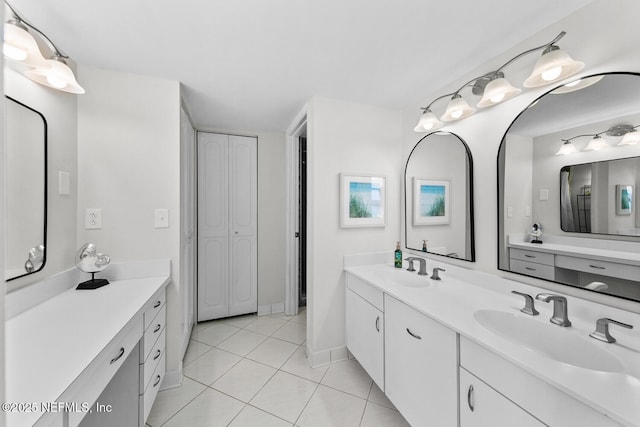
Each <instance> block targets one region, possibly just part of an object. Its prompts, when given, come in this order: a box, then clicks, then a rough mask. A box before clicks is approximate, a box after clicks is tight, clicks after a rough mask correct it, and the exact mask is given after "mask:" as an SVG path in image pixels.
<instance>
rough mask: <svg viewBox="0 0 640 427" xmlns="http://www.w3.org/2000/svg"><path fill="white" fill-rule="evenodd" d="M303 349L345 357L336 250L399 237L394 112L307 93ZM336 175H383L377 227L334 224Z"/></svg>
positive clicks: (318, 358)
mask: <svg viewBox="0 0 640 427" xmlns="http://www.w3.org/2000/svg"><path fill="white" fill-rule="evenodd" d="M307 120H308V121H307V124H308V130H307V137H308V138H307V143H308V147H307V149H308V151H307V156H308V163H307V165H308V187H307V190H308V196H307V197H308V199H307V203H308V212H309V217H308V224H307V226H308V234H307V235H308V238H307V242H308V253H307V260H308V261H307V262H308V264H307V307H308V308H307V318H308V330H307V334H308V335H307V349H308V356H310V360H311V362H312V364H314V365H318V364H322V363H328V362H329V361H331V359H333V358H336V357H337V358H340V357H345V356H346V351H344V345H345V333H344V324H345V323H344V322H345V280H344V272H343V256H344V255H346V254H355V253H362V252H378V251H388V253H389V260H390V261H391V259H392V258H391V257H392V255H391V254H392V253H393V251H394V249H395V242H396V241H397V240H399V236H400V215H401V203H400V200H401V199H400V190H401V188H402V183H401V176H402V175H401V170H402V168H403V167H404V163H403V159H402V156H401V154H402V153H401V144H400V138H401V136H402V128H401V113H400V112H399V111H395V110H388V109H382V108H377V107H373V106H369V105H362V104H355V103H351V102H345V101H338V100H335V99H328V98H322V97H314V98H312V99H311V101H310V103H309V110H308V113H307ZM340 173H348V174H372V175H381V176H386V178H387V182H386V185H387V192H386V197H387V204H386V225H385V227H384V228H382V227H378V228H340V226H339V203H340V200H339V183H340V178H339V175H340Z"/></svg>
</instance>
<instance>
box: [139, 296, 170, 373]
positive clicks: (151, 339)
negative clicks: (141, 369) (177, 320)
mask: <svg viewBox="0 0 640 427" xmlns="http://www.w3.org/2000/svg"><path fill="white" fill-rule="evenodd" d="M166 311H167V309H166V306H162V310H160V313H158V314H157V316H156V317H155V318H154V319H153V321H152V322H151V323H150V325H149V327H148V328H147V329H146V330H145V331H144V338H143V339H142V351H141V352H140V357H141V359H140V362H144V361H145V360H147V358H148V357H149V354H150V353H151V349H152V348H153V346H154V345H155V343H156V341H158V337H160V335H161V334H162V332H163V331H164V327H165V324H166V321H167V319H166Z"/></svg>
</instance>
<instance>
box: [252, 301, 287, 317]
mask: <svg viewBox="0 0 640 427" xmlns="http://www.w3.org/2000/svg"><path fill="white" fill-rule="evenodd" d="M277 313H284V302H277V303H274V304H263V305H259V306H258V316H267V315H269V314H277Z"/></svg>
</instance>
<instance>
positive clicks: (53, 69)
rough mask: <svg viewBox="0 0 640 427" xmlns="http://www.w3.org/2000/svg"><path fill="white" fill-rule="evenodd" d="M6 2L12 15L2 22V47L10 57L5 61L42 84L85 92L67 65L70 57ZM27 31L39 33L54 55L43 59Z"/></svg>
mask: <svg viewBox="0 0 640 427" xmlns="http://www.w3.org/2000/svg"><path fill="white" fill-rule="evenodd" d="M5 4H6V5H7V7H8V9H9V11H10V13H11V14H12V15H13V18H12V19H10V20H8V21H7V22H6V23H5V24H4V31H5V39H4V44H3V49H2V50H3V52H4V55H5V56H6V57H7V58H8V59H9V61H8V63H9V64H12V65H14V66H15V67H16V68H18V69H19V71H21V72H22V73H23V74H24V75H25V76H26V77H28V78H29V79H31V80H33V81H34V82H36V83H39V84H41V85H44V86H47V87H50V88H53V89H57V90H61V91H64V92H69V93H74V94H83V93H85V90H84V89H83V88H82V86H80V84H79V83H78V81H77V80H76V78H75V75H74V74H73V71H72V70H71V68H69V66H68V65H67V62H66V59H68V58H69V57H68V56H66V55H64V54H63V53H62V52H61V51H60V50H59V49H58V48H57V47H56V45H55V44H54V43H53V42H52V41H51V39H49V37H47V36H46V35H45V34H44V33H43V32H42V31H40V30H39V29H38V28H36V27H35V26H33V25H32V24H30V23H28V22H27V21H25V20H24V19H23V18H22V17H21V16H20V15H18V13H17V12H16V11H15V9H13V7H11V5H10V4H9V3H7V2H6V1H5ZM29 30H32V32H33V33H36V34H38V36H39V37H40V38H41V39H42V40H44V41H45V43H46V44H47V45H48V46H49V47H50V48H51V50H52V51H53V55H52V56H51V57H50V58H49V59H45V58H44V56H43V55H42V53H41V51H40V49H39V48H38V44H37V42H36V40H35V38H34V37H33V34H32V32H30V31H29Z"/></svg>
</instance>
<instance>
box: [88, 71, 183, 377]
mask: <svg viewBox="0 0 640 427" xmlns="http://www.w3.org/2000/svg"><path fill="white" fill-rule="evenodd" d="M78 79H79V80H80V81H81V82H82V84H83V85H84V87H85V89H86V91H87V93H86V94H85V95H83V96H82V97H80V98H79V100H78V205H77V218H78V221H77V227H78V231H77V234H78V238H77V241H76V244H77V245H76V246H79V245H82V244H84V243H86V242H92V243H95V244H96V246H97V248H98V250H99V251H101V252H105V253H108V254H109V255H110V256H111V261H112V262H123V261H143V260H152V259H170V260H171V276H172V281H171V283H170V285H169V286H168V288H167V371H168V372H171V371H179V370H180V368H181V359H182V354H180V348H181V347H182V342H181V333H182V330H181V325H182V321H183V319H182V301H181V298H180V85H179V83H178V82H176V81H170V80H164V79H158V78H153V77H146V76H139V75H134V74H127V73H120V72H114V71H107V70H102V69H97V68H93V67H88V66H82V67H80V68H79V72H78ZM86 208H101V209H102V229H99V230H86V229H85V227H84V216H85V209H86ZM156 208H162V209H168V210H169V227H168V228H155V227H154V210H155V209H156Z"/></svg>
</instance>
